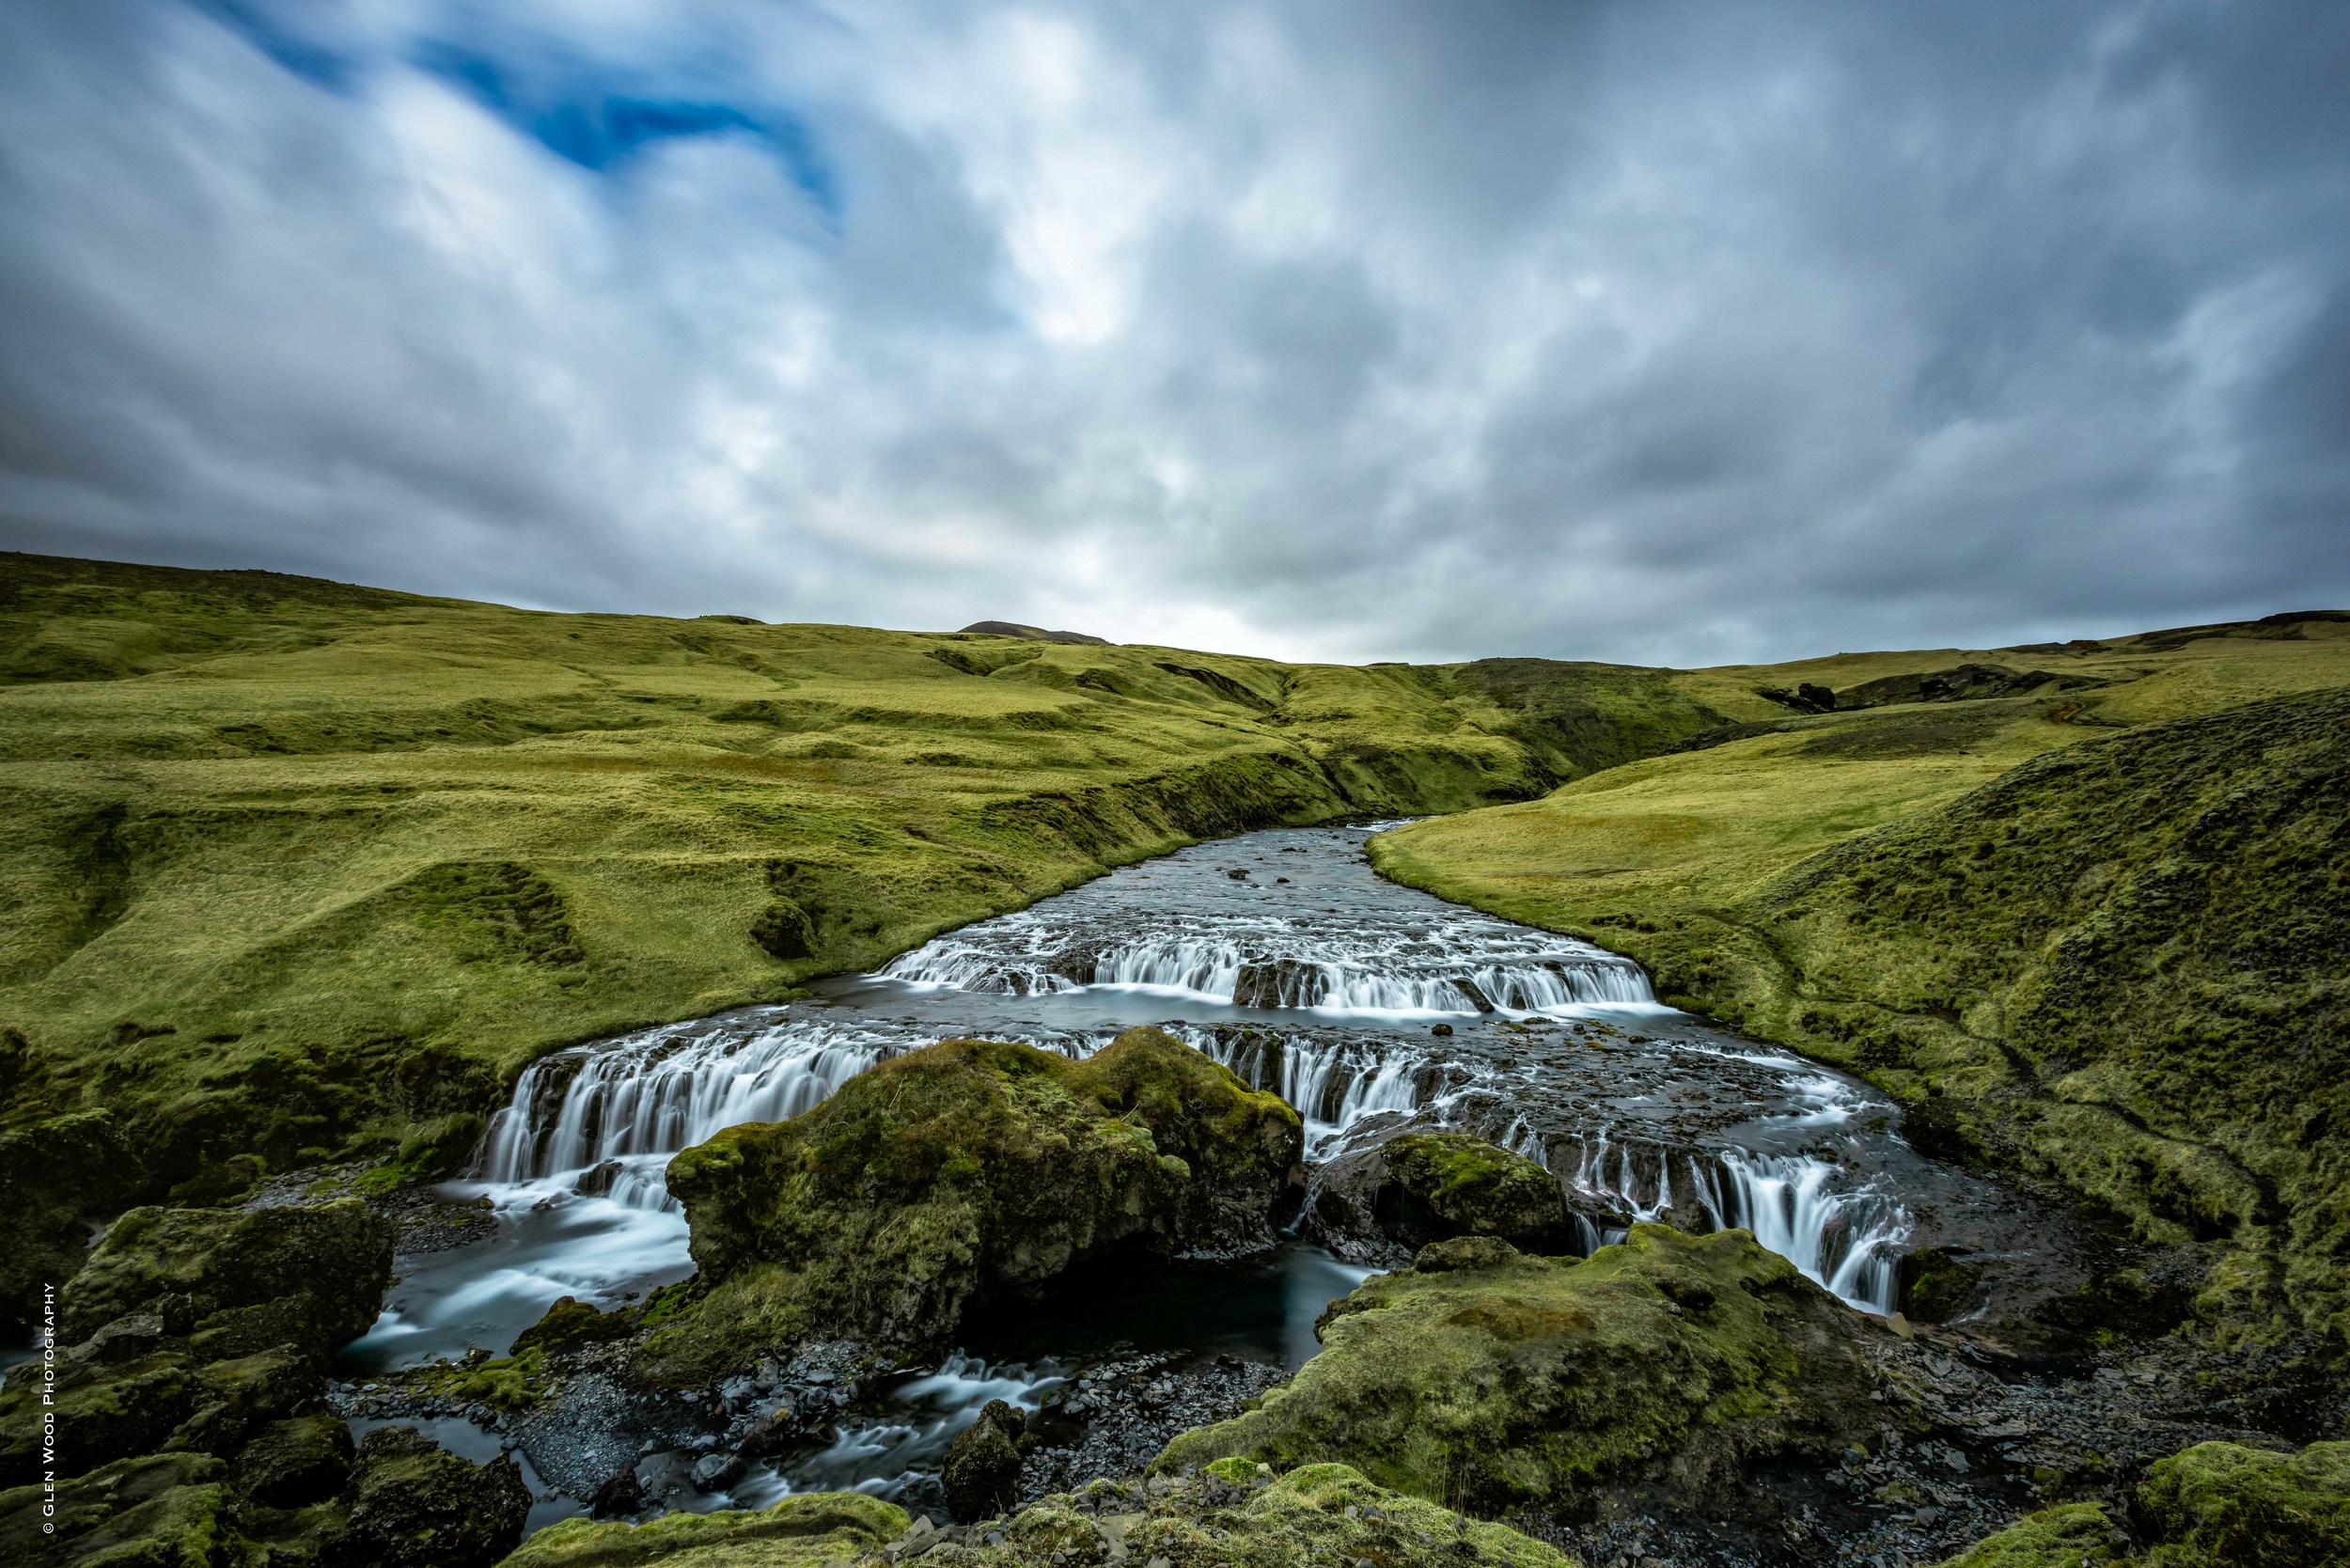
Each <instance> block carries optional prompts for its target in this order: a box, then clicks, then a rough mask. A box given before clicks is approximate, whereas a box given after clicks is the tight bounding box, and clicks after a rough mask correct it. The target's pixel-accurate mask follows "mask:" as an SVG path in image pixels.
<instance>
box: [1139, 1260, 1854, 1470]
mask: <svg viewBox="0 0 2350 1568" xmlns="http://www.w3.org/2000/svg"><path fill="white" fill-rule="evenodd" d="M1891 1340H1892V1335H1891V1331H1890V1330H1889V1329H1887V1328H1885V1327H1884V1326H1882V1325H1879V1324H1878V1323H1876V1322H1875V1321H1874V1320H1872V1319H1870V1318H1868V1317H1866V1316H1865V1315H1863V1314H1860V1313H1857V1312H1855V1311H1853V1310H1852V1309H1849V1308H1847V1307H1845V1306H1844V1305H1843V1304H1842V1303H1841V1302H1839V1301H1837V1300H1836V1299H1835V1298H1834V1297H1833V1296H1831V1295H1829V1294H1827V1293H1826V1292H1825V1291H1824V1290H1822V1289H1820V1288H1819V1287H1818V1286H1817V1285H1814V1284H1812V1283H1811V1282H1810V1280H1809V1279H1806V1278H1804V1277H1803V1276H1802V1275H1801V1274H1799V1273H1797V1272H1796V1270H1795V1268H1794V1265H1793V1264H1791V1263H1789V1262H1787V1261H1786V1260H1785V1259H1783V1258H1780V1257H1778V1256H1777V1255H1775V1254H1773V1253H1770V1252H1766V1251H1764V1250H1763V1248H1762V1247H1757V1246H1756V1245H1755V1244H1754V1240H1753V1238H1752V1237H1751V1236H1750V1235H1748V1234H1747V1232H1746V1231H1721V1232H1718V1233H1716V1234H1714V1235H1710V1236H1696V1237H1693V1236H1685V1235H1683V1234H1681V1233H1680V1232H1678V1231H1671V1230H1668V1229H1667V1228H1665V1227H1664V1226H1661V1225H1637V1226H1635V1227H1634V1228H1633V1230H1632V1232H1631V1234H1630V1236H1629V1237H1628V1238H1627V1239H1626V1240H1625V1241H1624V1242H1623V1244H1622V1245H1621V1246H1617V1247H1603V1248H1602V1249H1601V1250H1600V1251H1599V1252H1597V1253H1596V1254H1594V1255H1593V1256H1592V1257H1591V1258H1590V1259H1589V1260H1586V1261H1582V1262H1577V1261H1575V1260H1573V1259H1548V1258H1533V1257H1528V1256H1525V1255H1523V1254H1521V1253H1519V1252H1517V1251H1516V1250H1515V1249H1514V1248H1512V1247H1510V1246H1509V1245H1508V1244H1507V1243H1504V1242H1501V1241H1499V1240H1497V1239H1495V1238H1490V1237H1465V1238H1461V1239H1458V1240H1454V1241H1449V1242H1439V1243H1435V1244H1434V1245H1432V1246H1430V1247H1426V1248H1424V1249H1423V1250H1422V1251H1421V1253H1420V1255H1419V1258H1418V1261H1417V1262H1416V1263H1415V1264H1414V1266H1413V1267H1412V1268H1410V1269H1408V1270H1405V1271H1402V1272H1401V1273H1397V1274H1391V1275H1384V1276H1380V1277H1377V1278H1372V1279H1370V1280H1368V1281H1366V1282H1365V1283H1364V1284H1363V1286H1362V1287H1361V1288H1360V1289H1358V1290H1356V1291H1355V1293H1354V1294H1352V1295H1349V1296H1347V1297H1345V1298H1344V1299H1343V1300H1340V1301H1338V1302H1335V1303H1333V1304H1332V1306H1331V1308H1330V1309H1329V1311H1328V1312H1327V1313H1326V1314H1325V1315H1324V1323H1323V1343H1324V1349H1323V1351H1322V1353H1321V1354H1320V1355H1319V1356H1315V1357H1314V1358H1313V1359H1312V1360H1310V1361H1308V1363H1307V1364H1306V1366H1305V1367H1304V1369H1303V1370H1302V1371H1300V1372H1298V1374H1297V1375H1296V1376H1295V1377H1294V1378H1293V1379H1292V1380H1291V1381H1290V1382H1289V1383H1287V1384H1285V1385H1283V1386H1282V1387H1280V1388H1276V1389H1274V1390H1273V1391H1272V1392H1271V1393H1269V1394H1267V1395H1266V1396H1265V1398H1264V1401H1263V1403H1262V1404H1261V1406H1260V1407H1259V1408H1257V1409H1255V1410H1253V1411H1250V1412H1247V1413H1246V1414H1245V1415H1242V1416H1239V1417H1237V1418H1235V1419H1231V1420H1229V1421H1224V1422H1220V1423H1218V1424H1216V1425H1214V1426H1208V1427H1202V1428H1199V1429H1197V1430H1195V1431H1192V1432H1188V1433H1185V1434H1184V1435H1183V1436H1181V1437H1178V1438H1177V1439H1176V1440H1175V1441H1174V1442H1173V1443H1171V1444H1169V1445H1168V1446H1167V1450H1165V1451H1164V1452H1163V1453H1162V1454H1161V1455H1160V1456H1159V1459H1158V1460H1157V1462H1156V1465H1155V1468H1157V1469H1159V1470H1161V1471H1167V1470H1179V1469H1182V1468H1183V1467H1184V1466H1195V1465H1206V1464H1210V1463H1212V1462H1214V1461H1218V1460H1224V1459H1231V1458H1237V1459H1241V1460H1244V1461H1251V1462H1262V1463H1265V1464H1269V1465H1271V1466H1273V1467H1274V1468H1276V1469H1287V1468H1290V1467H1292V1466H1299V1465H1307V1464H1314V1463H1321V1462H1330V1463H1340V1464H1346V1465H1351V1466H1355V1468H1356V1469H1359V1470H1360V1471H1362V1473H1363V1474H1364V1475H1366V1476H1368V1477H1370V1478H1371V1480H1372V1481H1374V1482H1379V1483H1380V1484H1382V1485H1385V1486H1389V1487H1393V1488H1395V1489H1396V1490H1398V1491H1402V1492H1408V1493H1411V1494H1413V1495H1415V1496H1418V1497H1427V1498H1430V1499H1432V1500H1440V1501H1444V1502H1448V1503H1451V1504H1453V1505H1455V1506H1458V1507H1463V1508H1466V1509H1470V1510H1472V1511H1474V1512H1477V1513H1484V1514H1488V1515H1494V1514H1503V1513H1514V1512H1516V1511H1519V1510H1534V1511H1539V1512H1543V1513H1557V1514H1564V1515H1575V1514H1579V1513H1583V1512H1584V1511H1586V1510H1588V1509H1589V1508H1590V1507H1591V1506H1592V1505H1593V1504H1594V1503H1595V1502H1596V1501H1597V1499H1598V1496H1599V1494H1600V1493H1601V1491H1602V1490H1603V1489H1605V1488H1607V1487H1610V1486H1615V1485H1627V1486H1631V1485H1637V1486H1640V1487H1643V1488H1647V1489H1648V1492H1647V1495H1648V1496H1649V1497H1651V1498H1656V1497H1658V1496H1659V1494H1660V1493H1661V1494H1665V1495H1669V1497H1670V1499H1671V1500H1672V1501H1673V1503H1674V1504H1675V1506H1678V1507H1684V1508H1688V1509H1691V1510H1692V1511H1695V1512H1698V1513H1727V1512H1733V1511H1734V1510H1735V1508H1736V1506H1737V1505H1738V1504H1739V1503H1740V1501H1741V1497H1742V1492H1743V1487H1742V1481H1743V1477H1744V1475H1745V1474H1746V1472H1747V1469H1748V1468H1749V1466H1754V1465H1757V1464H1760V1463H1763V1462H1770V1461H1811V1462H1819V1461H1825V1460H1826V1459H1828V1458H1829V1457H1830V1456H1832V1455H1834V1454H1836V1453H1837V1452H1839V1451H1841V1450H1842V1449H1843V1448H1844V1447H1845V1446H1847V1445H1848V1444H1850V1443H1852V1442H1855V1441H1858V1440H1863V1439H1869V1438H1873V1437H1874V1436H1875V1435H1876V1433H1877V1430H1878V1428H1879V1427H1880V1426H1881V1425H1882V1424H1883V1423H1884V1422H1885V1421H1886V1420H1887V1419H1899V1407H1898V1406H1897V1405H1895V1404H1888V1403H1875V1402H1873V1401H1872V1397H1871V1396H1872V1388H1873V1386H1874V1384H1875V1381H1876V1380H1875V1353H1876V1352H1877V1351H1878V1350H1879V1349H1880V1348H1882V1347H1884V1346H1886V1345H1888V1344H1889V1343H1890V1342H1891Z"/></svg>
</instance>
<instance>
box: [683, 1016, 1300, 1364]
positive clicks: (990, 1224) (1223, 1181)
mask: <svg viewBox="0 0 2350 1568" xmlns="http://www.w3.org/2000/svg"><path fill="white" fill-rule="evenodd" d="M1302 1142H1303V1139H1302V1130H1301V1125H1300V1122H1299V1121H1298V1117H1297V1113H1296V1112H1295V1111H1293V1110H1292V1109H1291V1108H1290V1107H1289V1106H1288V1105H1283V1104H1282V1103H1281V1102H1280V1100H1278V1099H1277V1098H1276V1097H1275V1096H1273V1095H1270V1094H1264V1093H1259V1092H1257V1091H1255V1090H1250V1089H1249V1088H1248V1087H1247V1086H1246V1085H1245V1084H1243V1083H1242V1082H1241V1081H1240V1080H1239V1079H1238V1078H1237V1077H1235V1076H1233V1075H1232V1074H1230V1072H1228V1071H1227V1070H1225V1069H1224V1068H1222V1067H1220V1066H1218V1065H1217V1064H1216V1063H1215V1062H1214V1061H1212V1060H1211V1059H1209V1058H1207V1057H1205V1056H1202V1055H1201V1054H1199V1052H1197V1051H1194V1050H1192V1049H1191V1048H1190V1047H1188V1046H1186V1045H1183V1043H1180V1042H1178V1041H1176V1040H1174V1039H1172V1038H1171V1037H1169V1036H1168V1035H1167V1034H1165V1033H1163V1032H1161V1031H1160V1030H1157V1029H1152V1028H1138V1029H1129V1030H1127V1031H1126V1032H1125V1033H1124V1034H1121V1035H1120V1036H1119V1037H1118V1039H1117V1040H1116V1041H1115V1042H1113V1043H1111V1044H1110V1045H1109V1046H1107V1047H1106V1048H1105V1049H1104V1050H1102V1051H1101V1052H1099V1053H1098V1054H1096V1055H1095V1056H1093V1057H1092V1058H1089V1059H1087V1060H1085V1061H1071V1060H1069V1059H1067V1058H1063V1057H1059V1056H1057V1055H1054V1054H1053V1053H1051V1052H1048V1051H1040V1050H1037V1049H1035V1048H1034V1047H1031V1046H1026V1045H1012V1044H1001V1043H989V1042H983V1041H972V1040H954V1041H948V1042H946V1043H943V1044H938V1045H933V1046H930V1047H927V1048H926V1049H923V1050H919V1051H913V1052H909V1053H907V1054H906V1055H904V1056H901V1057H899V1058H894V1059H892V1060H890V1061H886V1062H884V1063H882V1064H881V1065H880V1066H878V1067H875V1068H873V1069H872V1070H871V1071H870V1072H868V1073H865V1074H860V1075H859V1076H857V1077H855V1078H854V1079H852V1080H850V1082H849V1083H848V1084H847V1085H845V1086H844V1087H843V1088H842V1089H841V1090H840V1091H839V1092H838V1094H836V1095H834V1096H833V1097H832V1098H831V1099H830V1100H828V1101H826V1102H825V1103H824V1104H823V1105H819V1106H817V1107H816V1108H815V1109H814V1110H811V1111H809V1112H807V1114H805V1115H803V1116H799V1117H795V1118H793V1119H792V1120H791V1121H781V1122H774V1123H762V1124H751V1125H746V1126H740V1127H730V1128H728V1129H727V1130H726V1131H724V1132H722V1133H720V1134H719V1135H718V1136H717V1137H713V1138H712V1139H711V1140H710V1141H709V1142H707V1143H703V1144H698V1145H697V1146H695V1147H694V1148H691V1149H688V1150H686V1151H684V1152H682V1153H681V1154H679V1155H678V1156H677V1157H676V1158H675V1159H673V1160H671V1161H670V1163H669V1169H668V1180H669V1190H670V1191H671V1192H672V1193H674V1194H675V1195H676V1196H677V1197H678V1198H679V1199H680V1200H682V1202H683V1203H684V1205H685V1213H686V1218H687V1220H688V1222H689V1223H690V1224H691V1226H692V1228H693V1252H694V1259H695V1261H696V1262H697V1263H698V1264H699V1265H700V1266H701V1271H702V1277H703V1279H704V1281H705V1282H706V1283H707V1284H708V1285H709V1286H710V1287H712V1288H711V1290H710V1294H709V1295H708V1296H707V1298H706V1299H704V1300H703V1301H701V1302H700V1303H699V1304H698V1306H697V1307H696V1308H695V1309H693V1310H692V1311H691V1312H690V1313H689V1315H688V1316H687V1317H686V1318H685V1319H684V1320H682V1321H679V1322H675V1323H672V1324H670V1325H666V1326H664V1327H661V1328H659V1329H658V1330H657V1331H656V1333H655V1334H654V1336H653V1337H652V1339H651V1341H650V1342H649V1346H648V1352H649V1354H648V1356H646V1357H645V1359H644V1361H643V1363H642V1364H643V1365H644V1366H645V1367H647V1368H648V1369H649V1370H650V1371H652V1372H654V1373H655V1375H663V1376H671V1377H677V1378H685V1379H698V1378H701V1377H706V1376H708V1375H710V1374H711V1373H713V1372H717V1371H720V1370H723V1369H726V1368H729V1367H733V1366H739V1365H744V1364H746V1363H747V1362H748V1361H749V1360H750V1359H751V1358H753V1357H754V1356H756V1355H757V1354H758V1353H759V1352H760V1350H761V1349H763V1348H765V1347H767V1346H769V1345H773V1344H778V1343H783V1342H787V1341H792V1340H796V1339H799V1338H802V1337H804V1336H806V1335H807V1334H809V1333H812V1332H823V1333H825V1334H830V1335H840V1334H844V1333H845V1334H849V1335H854V1336H856V1337H859V1338H862V1339H864V1340H866V1341H869V1342H871V1343H873V1344H876V1345H881V1346H888V1347H900V1348H906V1349H913V1348H924V1347H936V1346H938V1345H941V1344H943V1343H945V1342H948V1341H950V1340H951V1338H952V1336H953V1335H954V1333H955V1330H956V1327H957V1325H958V1324H959V1323H960V1322H961V1321H962V1317H963V1313H964V1309H966V1308H969V1307H972V1306H975V1305H978V1304H981V1303H984V1302H988V1301H991V1300H998V1299H1004V1298H1018V1297H1022V1296H1033V1295H1035V1294H1039V1293H1040V1292H1041V1291H1042V1288H1043V1287H1044V1286H1045V1285H1046V1284H1047V1283H1049V1282H1050V1281H1051V1280H1052V1279H1053V1278H1055V1277H1056V1276H1058V1275H1059V1274H1060V1273H1061V1272H1062V1271H1063V1270H1065V1269H1067V1268H1068V1267H1070V1266H1071V1265H1072V1264H1073V1263H1076V1262H1081V1261H1083V1260H1086V1259H1089V1258H1092V1257H1096V1256H1099V1255H1101V1254H1104V1253H1106V1252H1108V1251H1110V1250H1111V1249H1113V1248H1118V1247H1140V1248H1144V1249H1148V1250H1151V1251H1154V1252H1158V1253H1162V1254H1178V1253H1181V1254H1190V1255H1199V1254H1211V1253H1212V1254H1223V1255H1233V1254H1238V1253H1242V1252H1246V1251H1249V1250H1254V1249H1257V1248H1260V1247H1265V1246H1268V1245H1270V1244H1271V1242H1272V1240H1273V1232H1272V1228H1271V1227H1272V1220H1273V1217H1274V1214H1275V1211H1276V1208H1277V1205H1278V1204H1279V1203H1280V1202H1281V1201H1282V1200H1283V1199H1284V1197H1285V1195H1286V1194H1287V1193H1288V1192H1289V1190H1290V1189H1291V1187H1292V1186H1293V1184H1294V1183H1295V1182H1296V1181H1297V1180H1298V1175H1299V1159H1300V1156H1301V1152H1302Z"/></svg>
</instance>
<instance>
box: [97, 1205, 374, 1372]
mask: <svg viewBox="0 0 2350 1568" xmlns="http://www.w3.org/2000/svg"><path fill="white" fill-rule="evenodd" d="M393 1237H394V1229H393V1225H392V1222H391V1221H390V1220H388V1219H386V1218H384V1216H383V1215H378V1214H375V1213H373V1212H371V1211H370V1210H368V1207H367V1205H366V1204H364V1203H362V1202H360V1201H359V1200H356V1199H344V1200H340V1201H337V1202H334V1203H322V1204H317V1205H313V1206H308V1207H284V1208H271V1209H256V1210H253V1211H252V1212H250V1213H239V1212H237V1211H234V1210H224V1209H154V1208H146V1209H133V1210H132V1211H131V1212H130V1213H128V1214H126V1215H123V1216H122V1217H121V1218H120V1219H118V1220H117V1221H116V1222H115V1224H114V1225H113V1227H112V1228H111V1229H109V1230H108V1231H107V1232H106V1235H105V1237H104V1239H103V1240H102V1241H101V1242H100V1243H99V1244H98V1246H97V1247H96V1248H95V1249H94V1250H93V1251H92V1252H91V1254H90V1258H89V1262H88V1263H87V1264H86V1265H85V1266H84V1268H83V1270H82V1272H81V1273H80V1274H78V1275H76V1276H75V1277H74V1278H72V1279H71V1281H69V1282H68V1283H67V1285H66V1287H65V1289H64V1290H63V1292H61V1293H60V1295H59V1300H58V1318H57V1327H58V1334H59V1337H60V1338H61V1339H64V1340H66V1341H78V1340H82V1339H86V1338H87V1337H88V1336H89V1335H90V1334H91V1333H93V1332H95V1331H96V1330H97V1329H98V1328H99V1327H100V1325H103V1324H105V1323H107V1322H108V1321H110V1320H112V1319H115V1318H118V1317H121V1316H123V1315H125V1314H126V1313H131V1312H136V1311H140V1310H142V1309H148V1308H150V1307H153V1306H156V1305H157V1304H159V1303H161V1302H164V1301H165V1300H166V1298H183V1305H181V1306H180V1307H178V1308H177V1309H178V1310H183V1311H184V1312H186V1313H187V1314H188V1315H189V1316H190V1317H191V1318H194V1319H196V1320H201V1319H204V1318H207V1317H209V1316H211V1314H213V1313H217V1312H222V1311H227V1310H230V1309H236V1308H240V1307H249V1306H254V1305H258V1304H259V1303H262V1302H267V1301H272V1300H274V1299H276V1298H279V1297H282V1296H291V1295H299V1294H305V1293H306V1294H308V1295H309V1297H310V1298H311V1299H312V1300H314V1301H315V1302H316V1303H317V1310H318V1312H319V1314H320V1318H319V1326H320V1327H321V1330H322V1331H323V1332H324V1334H325V1336H326V1338H327V1340H328V1341H329V1342H330V1343H332V1344H341V1343H343V1342H344V1341H349V1340H352V1339H356V1338H357V1337H358V1336H359V1335H361V1334H363V1333H365V1332H366V1331H367V1328H368V1325H370V1324H372V1323H373V1322H374V1321H375V1318H376V1314H377V1312H378V1311H379V1310H380V1309H382V1306H383V1301H384V1288H385V1287H386V1286H387V1285H389V1284H390V1282H391V1272H392V1243H393Z"/></svg>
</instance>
